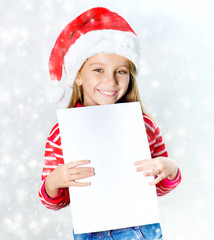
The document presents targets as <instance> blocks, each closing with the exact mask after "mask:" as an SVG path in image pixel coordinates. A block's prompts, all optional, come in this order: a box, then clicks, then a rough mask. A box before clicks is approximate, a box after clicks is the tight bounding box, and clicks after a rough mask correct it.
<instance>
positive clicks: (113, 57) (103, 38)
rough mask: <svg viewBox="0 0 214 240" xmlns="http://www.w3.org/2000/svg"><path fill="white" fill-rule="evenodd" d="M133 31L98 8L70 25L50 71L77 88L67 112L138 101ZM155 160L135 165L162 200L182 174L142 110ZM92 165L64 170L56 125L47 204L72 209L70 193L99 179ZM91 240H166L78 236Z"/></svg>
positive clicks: (136, 231) (140, 232)
mask: <svg viewBox="0 0 214 240" xmlns="http://www.w3.org/2000/svg"><path fill="white" fill-rule="evenodd" d="M138 41H139V40H138V38H137V36H136V34H135V32H134V31H133V29H132V28H131V27H130V25H129V24H128V23H127V22H126V21H125V20H124V19H123V18H122V17H121V16H119V15H118V14H116V13H114V12H111V11H110V10H108V9H105V8H93V9H90V10H88V11H86V12H84V13H83V14H82V15H80V16H79V17H77V18H76V19H75V20H73V21H72V22H71V23H69V24H68V25H67V26H66V27H65V29H64V30H63V31H62V32H61V34H60V35H59V37H58V39H57V41H56V43H55V46H54V48H53V50H52V52H51V56H50V60H49V70H50V76H51V79H52V80H58V81H60V80H61V76H62V68H63V64H64V67H65V71H66V75H67V79H68V84H69V86H70V87H73V92H72V96H71V99H70V102H69V105H68V107H69V108H72V107H84V106H93V105H101V104H114V103H123V102H134V101H139V102H140V103H141V100H140V96H139V92H138V88H137V82H136V78H135V76H136V72H137V70H138V69H139V52H140V50H139V42H138ZM141 108H142V113H143V119H144V124H145V126H146V132H147V136H148V142H149V146H150V151H151V156H152V159H146V160H145V159H144V160H140V161H137V162H135V163H134V164H135V165H136V171H146V172H145V173H144V175H145V176H154V181H152V182H151V183H150V185H154V184H155V185H156V189H157V195H158V196H163V195H165V194H167V193H169V192H170V191H171V190H173V189H174V188H175V187H176V186H177V185H178V184H179V183H180V181H181V174H180V170H179V168H178V166H177V164H176V163H175V161H173V160H172V159H170V158H168V153H167V151H166V149H165V144H164V142H163V139H162V136H161V134H160V130H159V127H158V126H157V125H156V124H155V123H154V121H153V120H152V119H151V118H150V117H149V116H148V115H147V114H146V112H145V110H144V108H143V105H142V104H141ZM89 162H90V161H89V160H81V161H72V162H70V163H68V164H64V160H63V154H62V149H61V138H60V129H59V126H58V124H56V125H55V126H54V127H53V129H52V130H51V132H50V135H49V137H48V139H47V142H46V150H45V162H44V168H43V173H42V184H41V187H40V189H39V195H40V198H41V201H42V203H43V204H44V205H45V206H46V207H47V208H50V209H53V210H58V209H61V208H63V207H66V206H68V205H69V203H70V198H69V187H87V186H89V185H90V182H88V180H86V181H85V182H79V181H78V180H79V179H85V178H89V177H93V176H94V174H95V173H94V171H95V170H94V168H93V167H88V166H87V164H88V163H89ZM74 239H75V240H86V239H92V240H95V239H103V240H105V239H115V240H119V239H123V240H126V239H127V240H131V239H133V240H134V239H147V240H154V239H162V233H161V228H160V224H159V223H156V224H150V225H144V226H136V227H130V228H125V229H117V230H110V231H104V232H96V233H86V234H74Z"/></svg>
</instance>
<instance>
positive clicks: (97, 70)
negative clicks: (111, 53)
mask: <svg viewBox="0 0 214 240" xmlns="http://www.w3.org/2000/svg"><path fill="white" fill-rule="evenodd" d="M93 71H94V72H98V73H102V72H103V69H101V68H96V69H94V70H93Z"/></svg>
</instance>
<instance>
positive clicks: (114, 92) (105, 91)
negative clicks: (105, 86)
mask: <svg viewBox="0 0 214 240" xmlns="http://www.w3.org/2000/svg"><path fill="white" fill-rule="evenodd" d="M97 90H98V92H100V93H101V94H103V95H105V96H107V97H114V96H115V95H116V94H117V93H118V91H109V90H100V89H97Z"/></svg>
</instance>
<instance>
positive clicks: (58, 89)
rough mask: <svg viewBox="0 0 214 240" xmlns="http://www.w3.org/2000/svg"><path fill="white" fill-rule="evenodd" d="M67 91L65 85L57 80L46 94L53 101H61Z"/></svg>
mask: <svg viewBox="0 0 214 240" xmlns="http://www.w3.org/2000/svg"><path fill="white" fill-rule="evenodd" d="M65 92H66V90H65V87H64V86H63V85H62V84H60V83H59V81H57V80H56V81H52V84H51V86H49V88H48V91H46V96H47V99H48V100H49V101H50V102H51V103H59V102H61V101H62V99H63V98H64V96H65Z"/></svg>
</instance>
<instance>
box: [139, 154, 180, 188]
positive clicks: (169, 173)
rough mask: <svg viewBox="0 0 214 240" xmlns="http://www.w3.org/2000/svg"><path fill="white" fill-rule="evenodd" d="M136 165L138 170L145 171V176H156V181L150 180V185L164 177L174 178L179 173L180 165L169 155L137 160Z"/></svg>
mask: <svg viewBox="0 0 214 240" xmlns="http://www.w3.org/2000/svg"><path fill="white" fill-rule="evenodd" d="M134 164H135V166H138V167H137V168H136V171H137V172H140V171H146V172H144V176H155V177H156V178H155V179H154V181H152V182H150V183H149V185H155V184H157V183H159V182H160V181H162V180H163V179H164V178H168V179H169V180H174V179H175V178H176V176H177V173H178V166H177V164H176V162H175V161H174V160H172V159H170V158H167V157H157V158H152V159H146V160H141V161H136V162H135V163H134Z"/></svg>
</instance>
